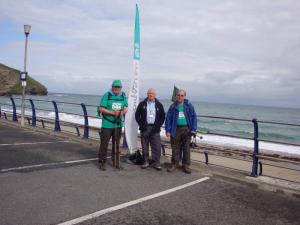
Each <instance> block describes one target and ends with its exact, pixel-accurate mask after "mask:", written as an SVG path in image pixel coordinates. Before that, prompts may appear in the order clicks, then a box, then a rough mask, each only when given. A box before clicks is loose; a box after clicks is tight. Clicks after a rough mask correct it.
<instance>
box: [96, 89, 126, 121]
mask: <svg viewBox="0 0 300 225" xmlns="http://www.w3.org/2000/svg"><path fill="white" fill-rule="evenodd" d="M112 96H113V95H112V94H111V93H110V92H108V96H107V100H111V98H112ZM121 96H122V99H121V100H120V101H124V98H125V97H126V94H125V93H124V92H123V91H122V93H121ZM101 114H102V113H101V112H100V106H98V107H97V116H98V117H100V116H101ZM102 118H103V114H102ZM109 121H110V120H109ZM110 122H111V121H110Z"/></svg>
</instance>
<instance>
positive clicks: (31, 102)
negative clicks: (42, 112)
mask: <svg viewBox="0 0 300 225" xmlns="http://www.w3.org/2000/svg"><path fill="white" fill-rule="evenodd" d="M29 102H30V104H31V110H32V122H31V126H33V127H35V126H36V115H35V107H34V104H33V101H32V99H29Z"/></svg>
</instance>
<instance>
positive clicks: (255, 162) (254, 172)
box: [250, 119, 259, 177]
mask: <svg viewBox="0 0 300 225" xmlns="http://www.w3.org/2000/svg"><path fill="white" fill-rule="evenodd" d="M252 123H253V126H254V137H253V140H254V150H253V163H252V172H251V174H250V176H251V177H257V170H258V153H259V148H258V124H257V120H256V119H252Z"/></svg>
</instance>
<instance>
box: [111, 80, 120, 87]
mask: <svg viewBox="0 0 300 225" xmlns="http://www.w3.org/2000/svg"><path fill="white" fill-rule="evenodd" d="M111 86H112V87H122V83H121V81H120V80H114V81H113V83H112V85H111Z"/></svg>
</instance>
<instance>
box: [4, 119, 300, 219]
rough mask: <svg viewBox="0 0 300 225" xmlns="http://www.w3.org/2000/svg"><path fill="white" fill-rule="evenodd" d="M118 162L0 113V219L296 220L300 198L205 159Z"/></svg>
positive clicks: (93, 149)
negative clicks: (102, 162)
mask: <svg viewBox="0 0 300 225" xmlns="http://www.w3.org/2000/svg"><path fill="white" fill-rule="evenodd" d="M163 160H169V159H163ZM123 167H124V170H121V171H118V170H114V169H113V168H112V167H111V166H109V165H108V170H107V171H105V172H103V171H100V170H99V169H98V168H97V147H95V146H88V145H84V144H80V143H77V142H74V141H73V140H71V139H69V138H67V137H54V136H51V135H47V134H43V133H38V132H34V131H32V130H28V129H21V128H19V127H17V126H10V125H7V123H3V122H2V121H1V120H0V214H1V216H0V224H1V225H50V224H80V225H88V224H90V225H91V224H93V225H96V224H136V225H140V224H166V225H167V224H175V225H177V224H178V225H179V224H185V225H188V224H243V225H244V224H270V225H271V224H272V225H273V224H300V214H299V213H298V212H297V211H299V209H300V198H297V197H292V196H290V195H284V194H280V193H274V192H271V191H266V190H261V189H260V188H257V186H256V185H251V184H249V182H235V181H232V180H231V179H225V178H222V177H221V176H212V175H211V174H210V173H208V172H207V170H206V169H205V168H204V166H203V170H202V169H201V166H199V167H198V168H200V170H199V169H194V170H193V173H192V174H190V175H187V174H185V173H183V172H182V171H180V170H178V171H176V172H174V173H168V172H167V171H166V168H164V169H163V171H156V170H154V169H153V168H149V169H146V170H142V169H140V167H139V166H135V165H131V164H126V163H123ZM224 173H226V171H225V170H224Z"/></svg>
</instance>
